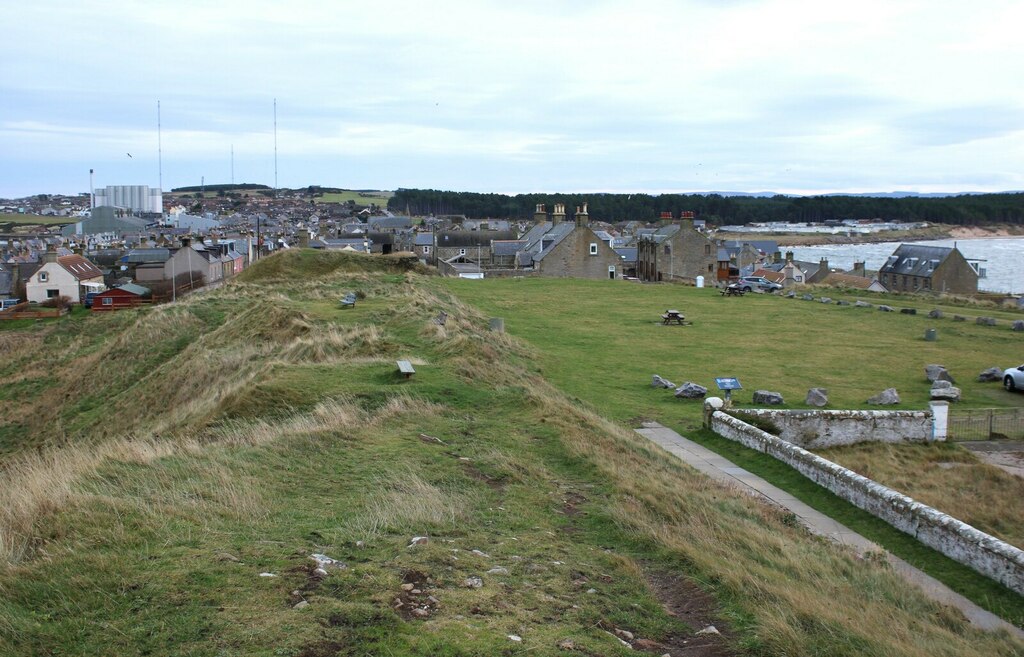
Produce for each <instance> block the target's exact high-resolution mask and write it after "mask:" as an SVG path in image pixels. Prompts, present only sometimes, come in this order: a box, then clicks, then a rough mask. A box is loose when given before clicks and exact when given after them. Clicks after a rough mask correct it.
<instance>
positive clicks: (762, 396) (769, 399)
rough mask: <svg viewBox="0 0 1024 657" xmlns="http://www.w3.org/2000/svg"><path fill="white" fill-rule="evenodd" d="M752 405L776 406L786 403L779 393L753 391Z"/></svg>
mask: <svg viewBox="0 0 1024 657" xmlns="http://www.w3.org/2000/svg"><path fill="white" fill-rule="evenodd" d="M754 403H755V404H768V405H769V406H778V405H779V404H785V403H786V402H784V401H783V400H782V394H781V393H778V392H772V391H770V390H756V391H754Z"/></svg>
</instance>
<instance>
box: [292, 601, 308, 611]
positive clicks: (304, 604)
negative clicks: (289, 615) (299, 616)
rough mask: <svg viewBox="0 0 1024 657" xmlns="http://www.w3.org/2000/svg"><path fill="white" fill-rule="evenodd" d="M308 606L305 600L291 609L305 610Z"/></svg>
mask: <svg viewBox="0 0 1024 657" xmlns="http://www.w3.org/2000/svg"><path fill="white" fill-rule="evenodd" d="M308 606H309V603H308V602H306V601H305V600H303V601H302V602H299V603H297V604H296V605H295V606H294V607H292V609H305V608H306V607H308Z"/></svg>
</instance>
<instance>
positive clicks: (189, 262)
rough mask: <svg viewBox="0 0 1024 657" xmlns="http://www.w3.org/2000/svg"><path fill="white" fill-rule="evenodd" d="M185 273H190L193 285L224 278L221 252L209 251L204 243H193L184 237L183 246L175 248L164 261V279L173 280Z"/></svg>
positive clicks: (210, 282) (214, 281)
mask: <svg viewBox="0 0 1024 657" xmlns="http://www.w3.org/2000/svg"><path fill="white" fill-rule="evenodd" d="M185 274H188V275H189V281H190V282H191V284H192V285H210V284H213V283H217V282H219V281H221V280H223V278H224V266H223V264H222V262H221V254H220V250H219V249H218V250H217V252H216V253H214V252H212V251H208V250H207V249H206V247H205V245H203V244H202V243H198V244H193V243H192V240H191V239H190V238H188V237H183V238H182V240H181V246H180V247H179V248H177V249H173V250H172V253H171V257H170V258H168V259H167V261H166V262H165V263H164V280H167V281H169V280H173V279H175V278H177V277H179V276H183V275H185Z"/></svg>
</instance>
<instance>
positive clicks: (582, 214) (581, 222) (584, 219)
mask: <svg viewBox="0 0 1024 657" xmlns="http://www.w3.org/2000/svg"><path fill="white" fill-rule="evenodd" d="M589 223H590V215H588V214H587V204H586V203H585V202H584V203H583V207H582V208H581V207H580V206H576V226H578V227H580V228H582V227H583V226H586V225H587V224H589Z"/></svg>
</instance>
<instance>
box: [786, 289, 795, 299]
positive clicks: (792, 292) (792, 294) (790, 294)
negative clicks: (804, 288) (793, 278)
mask: <svg viewBox="0 0 1024 657" xmlns="http://www.w3.org/2000/svg"><path fill="white" fill-rule="evenodd" d="M786 298H787V299H795V298H796V290H790V291H789V292H786Z"/></svg>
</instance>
